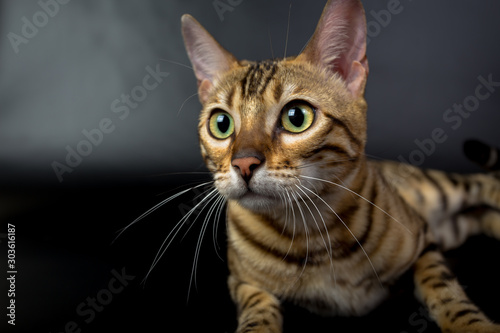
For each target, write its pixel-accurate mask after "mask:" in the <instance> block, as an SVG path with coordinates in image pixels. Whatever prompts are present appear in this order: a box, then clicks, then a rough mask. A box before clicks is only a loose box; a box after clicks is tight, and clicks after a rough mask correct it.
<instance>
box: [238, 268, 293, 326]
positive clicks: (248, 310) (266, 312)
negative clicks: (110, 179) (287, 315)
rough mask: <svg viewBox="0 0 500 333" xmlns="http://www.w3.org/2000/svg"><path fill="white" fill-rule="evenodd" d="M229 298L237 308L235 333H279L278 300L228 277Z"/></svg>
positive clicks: (281, 321) (280, 316)
mask: <svg viewBox="0 0 500 333" xmlns="http://www.w3.org/2000/svg"><path fill="white" fill-rule="evenodd" d="M229 289H230V292H231V297H232V298H233V300H234V302H235V303H236V305H237V308H238V329H237V330H236V332H237V333H243V332H245V333H250V332H252V333H280V332H281V331H282V323H283V317H282V314H281V309H280V302H279V300H278V299H277V298H276V297H275V296H273V295H272V294H270V293H269V292H267V291H265V290H263V289H260V288H258V287H255V286H252V285H250V284H248V283H245V282H242V281H239V280H238V279H237V278H235V277H234V276H230V277H229Z"/></svg>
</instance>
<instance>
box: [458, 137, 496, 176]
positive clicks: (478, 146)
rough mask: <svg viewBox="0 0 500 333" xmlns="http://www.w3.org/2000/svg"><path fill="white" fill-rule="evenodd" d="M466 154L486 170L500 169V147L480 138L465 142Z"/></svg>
mask: <svg viewBox="0 0 500 333" xmlns="http://www.w3.org/2000/svg"><path fill="white" fill-rule="evenodd" d="M464 153H465V156H467V158H468V159H469V160H471V161H472V162H474V163H476V164H478V165H479V166H480V167H481V168H483V169H485V170H486V171H490V172H495V171H500V149H498V148H496V147H493V146H490V145H488V144H486V143H484V142H481V141H478V140H467V141H465V143H464Z"/></svg>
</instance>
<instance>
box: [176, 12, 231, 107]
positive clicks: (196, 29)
mask: <svg viewBox="0 0 500 333" xmlns="http://www.w3.org/2000/svg"><path fill="white" fill-rule="evenodd" d="M181 21H182V35H183V37H184V44H185V45H186V50H187V53H188V56H189V59H190V60H191V64H192V65H193V69H194V73H195V75H196V78H197V79H198V93H199V97H200V101H201V102H202V103H204V102H206V100H207V98H208V94H209V92H210V89H211V88H212V87H213V84H214V80H215V79H216V77H217V76H218V75H220V74H222V73H224V72H226V71H228V70H229V69H231V67H232V66H233V65H235V64H236V63H237V61H236V58H235V57H234V56H233V55H232V54H231V53H229V52H228V51H226V50H225V49H224V48H223V47H222V46H220V44H219V43H217V41H216V40H215V39H214V38H213V37H212V36H211V35H210V34H209V33H208V31H206V30H205V28H203V27H202V26H201V24H200V23H198V21H196V20H195V19H194V18H193V17H192V16H191V15H188V14H185V15H183V16H182V19H181Z"/></svg>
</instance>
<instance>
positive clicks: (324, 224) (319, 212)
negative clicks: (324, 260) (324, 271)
mask: <svg viewBox="0 0 500 333" xmlns="http://www.w3.org/2000/svg"><path fill="white" fill-rule="evenodd" d="M299 186H300V187H299ZM299 186H297V187H298V189H299V190H300V191H301V192H302V193H304V195H305V196H306V197H307V198H308V199H309V201H310V202H311V203H312V204H313V206H314V208H315V209H316V211H317V212H318V215H319V217H320V218H321V221H322V222H323V228H325V233H326V237H327V238H328V244H329V246H327V245H326V243H325V239H324V238H323V235H322V232H321V230H320V227H319V225H318V224H317V223H316V219H314V222H315V223H316V227H317V228H318V231H319V233H320V234H321V238H322V239H323V243H324V245H325V250H326V252H327V253H328V256H329V259H330V268H331V269H332V273H333V279H334V281H335V284H336V283H337V278H336V277H335V271H334V269H333V259H332V257H333V249H332V240H331V238H330V233H329V231H328V227H327V226H326V222H325V219H324V218H323V214H321V211H320V210H319V208H318V206H317V205H316V204H315V203H314V201H313V200H312V199H311V197H310V196H309V195H307V193H306V192H304V190H303V189H302V188H305V189H306V190H309V189H308V188H307V187H305V186H304V185H299ZM301 187H302V188H301ZM311 215H313V214H312V212H311ZM313 217H314V215H313Z"/></svg>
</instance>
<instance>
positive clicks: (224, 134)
mask: <svg viewBox="0 0 500 333" xmlns="http://www.w3.org/2000/svg"><path fill="white" fill-rule="evenodd" d="M208 130H209V132H210V134H212V136H214V137H215V138H216V139H220V140H224V139H227V138H228V137H230V136H231V135H232V134H233V133H234V121H233V118H232V117H231V115H230V114H229V113H227V112H225V111H222V110H216V111H215V112H214V113H213V114H212V116H211V117H210V119H209V121H208Z"/></svg>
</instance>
